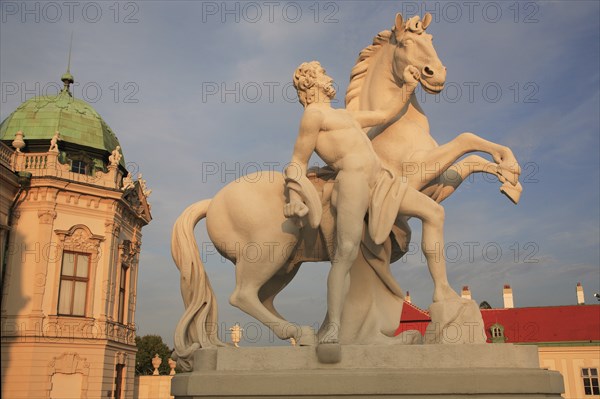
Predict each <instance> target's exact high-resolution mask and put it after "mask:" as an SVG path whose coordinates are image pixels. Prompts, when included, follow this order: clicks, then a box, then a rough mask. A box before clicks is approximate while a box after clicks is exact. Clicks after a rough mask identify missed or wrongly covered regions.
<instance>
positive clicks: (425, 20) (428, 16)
mask: <svg viewBox="0 0 600 399" xmlns="http://www.w3.org/2000/svg"><path fill="white" fill-rule="evenodd" d="M430 23H431V14H430V13H426V14H425V16H424V17H423V30H425V29H427V27H428V26H429V24H430Z"/></svg>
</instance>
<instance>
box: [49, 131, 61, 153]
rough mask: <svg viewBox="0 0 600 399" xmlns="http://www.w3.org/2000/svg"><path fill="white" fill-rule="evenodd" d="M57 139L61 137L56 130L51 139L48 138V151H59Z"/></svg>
mask: <svg viewBox="0 0 600 399" xmlns="http://www.w3.org/2000/svg"><path fill="white" fill-rule="evenodd" d="M59 140H62V139H61V138H60V133H59V132H58V130H57V131H56V133H54V136H52V139H50V148H48V152H59V151H58V141H59Z"/></svg>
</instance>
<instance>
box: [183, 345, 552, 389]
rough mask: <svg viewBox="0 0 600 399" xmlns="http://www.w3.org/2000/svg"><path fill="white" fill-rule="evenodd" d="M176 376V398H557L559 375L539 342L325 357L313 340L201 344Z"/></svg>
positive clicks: (362, 350) (370, 349)
mask: <svg viewBox="0 0 600 399" xmlns="http://www.w3.org/2000/svg"><path fill="white" fill-rule="evenodd" d="M194 365H195V366H194V371H193V372H191V373H181V374H177V375H175V377H174V378H173V380H172V388H171V389H172V394H173V395H174V396H175V398H176V399H197V398H245V399H251V398H303V399H306V398H344V399H348V398H429V397H432V396H433V395H435V397H436V398H438V399H442V398H445V399H446V398H456V399H458V398H464V397H468V398H470V399H475V398H486V399H491V398H511V399H515V398H527V399H533V398H546V399H547V398H557V399H558V398H560V397H561V395H560V394H561V393H562V392H564V385H563V379H562V376H561V375H560V374H559V373H558V372H556V371H549V370H546V369H540V367H539V360H538V352H537V347H536V346H529V345H527V346H525V345H512V344H474V345H381V346H378V345H376V346H373V345H370V346H363V345H343V346H342V354H341V361H340V362H339V363H334V364H324V363H320V362H319V361H318V359H317V354H316V349H315V347H270V348H229V347H227V348H219V349H200V350H198V351H197V352H196V354H195V358H194Z"/></svg>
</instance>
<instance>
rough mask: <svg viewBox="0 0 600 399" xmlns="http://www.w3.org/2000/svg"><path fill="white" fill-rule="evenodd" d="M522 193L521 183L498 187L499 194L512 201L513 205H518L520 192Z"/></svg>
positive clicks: (505, 184)
mask: <svg viewBox="0 0 600 399" xmlns="http://www.w3.org/2000/svg"><path fill="white" fill-rule="evenodd" d="M522 191H523V186H521V183H519V182H517V184H516V185H515V186H513V185H512V184H510V183H508V182H506V183H504V184H503V185H502V186H501V187H500V192H501V193H502V194H504V195H506V197H507V198H508V199H509V200H511V201H512V203H513V204H515V205H516V204H518V203H519V199H520V198H521V192H522Z"/></svg>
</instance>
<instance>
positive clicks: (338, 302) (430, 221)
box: [284, 61, 458, 343]
mask: <svg viewBox="0 0 600 399" xmlns="http://www.w3.org/2000/svg"><path fill="white" fill-rule="evenodd" d="M419 77H420V75H419V71H418V70H417V69H416V68H415V67H412V66H409V67H407V68H406V69H405V71H404V74H403V78H404V80H405V82H406V85H405V86H408V88H409V89H408V90H406V92H405V93H403V96H404V98H403V99H402V101H400V102H399V103H400V105H397V106H394V107H390V109H386V110H378V111H353V112H350V111H347V110H345V109H334V108H332V107H331V100H332V99H333V98H334V96H335V89H334V88H333V85H332V84H333V80H332V79H331V78H330V77H329V76H327V75H326V74H325V70H324V69H323V68H322V67H321V65H320V64H319V63H318V62H316V61H313V62H310V63H303V64H302V65H300V66H299V67H298V69H297V70H296V72H295V74H294V86H295V87H296V89H297V91H298V97H299V99H300V102H301V103H302V105H303V106H304V107H305V111H304V115H303V116H302V120H301V122H300V131H299V133H298V138H297V140H296V144H295V146H294V153H293V155H292V160H291V163H290V165H291V166H293V168H291V167H288V168H287V169H286V176H287V175H289V174H291V173H292V171H291V170H292V169H293V173H302V175H303V176H304V175H306V170H307V166H308V161H309V159H310V156H311V155H312V153H313V152H316V153H317V154H318V155H319V157H321V159H323V161H325V162H326V163H327V165H329V166H330V167H331V168H333V169H334V170H335V171H336V172H337V177H336V180H335V187H334V192H335V193H336V195H334V196H333V198H335V203H333V206H334V207H335V210H336V231H337V232H336V237H335V244H336V245H335V249H334V256H333V260H332V262H331V270H330V272H329V276H328V279H327V316H328V325H327V326H325V328H326V330H325V331H326V333H325V334H324V335H323V337H322V338H321V343H337V342H338V332H339V331H338V329H339V328H338V327H339V326H340V320H341V313H342V309H343V305H344V300H345V297H346V294H347V292H348V289H349V286H350V268H351V267H352V264H353V263H354V261H355V260H356V258H357V256H358V251H359V247H360V242H361V239H362V232H363V222H364V218H365V215H366V213H367V211H368V209H369V204H370V201H371V193H372V190H373V189H374V188H375V185H376V183H377V179H378V177H379V176H380V174H381V173H385V171H384V168H383V165H382V164H381V161H380V160H379V157H378V156H377V154H376V153H375V151H374V150H373V146H372V144H371V141H370V140H369V138H368V136H367V135H366V134H365V133H364V132H363V130H362V129H363V128H365V127H371V126H376V125H380V124H383V123H387V122H389V121H390V120H391V119H392V118H393V117H394V116H396V115H397V114H398V113H399V112H400V110H401V108H402V107H403V106H404V105H405V104H406V103H407V101H408V100H409V98H410V95H411V94H412V92H413V91H414V89H415V87H416V86H417V83H418V80H419ZM298 171H300V172H298ZM402 184H405V185H406V187H404V188H403V190H405V194H404V198H403V200H402V201H401V202H400V205H399V209H398V213H399V214H401V215H403V216H414V217H417V218H419V219H421V220H422V222H423V237H422V248H423V252H424V254H425V257H426V259H427V263H428V266H429V271H430V273H431V276H432V278H433V281H434V285H435V289H434V295H433V300H434V302H435V301H440V300H443V299H450V298H457V297H458V295H457V294H456V293H455V292H454V291H453V290H452V288H451V287H450V285H449V284H448V280H447V276H446V264H445V260H444V257H443V254H442V248H443V243H444V241H443V223H444V210H443V208H442V207H441V206H440V205H439V204H437V203H436V202H435V201H433V200H432V199H431V198H429V197H428V196H426V195H425V194H422V193H421V192H419V191H417V190H415V189H413V188H411V187H408V185H407V184H406V183H402ZM307 213H308V208H307V207H306V205H305V204H304V203H303V202H302V201H301V196H300V194H299V193H297V192H295V191H294V190H292V189H290V190H289V202H288V203H287V204H286V205H285V206H284V214H285V216H286V217H303V216H305V215H306V214H307Z"/></svg>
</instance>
